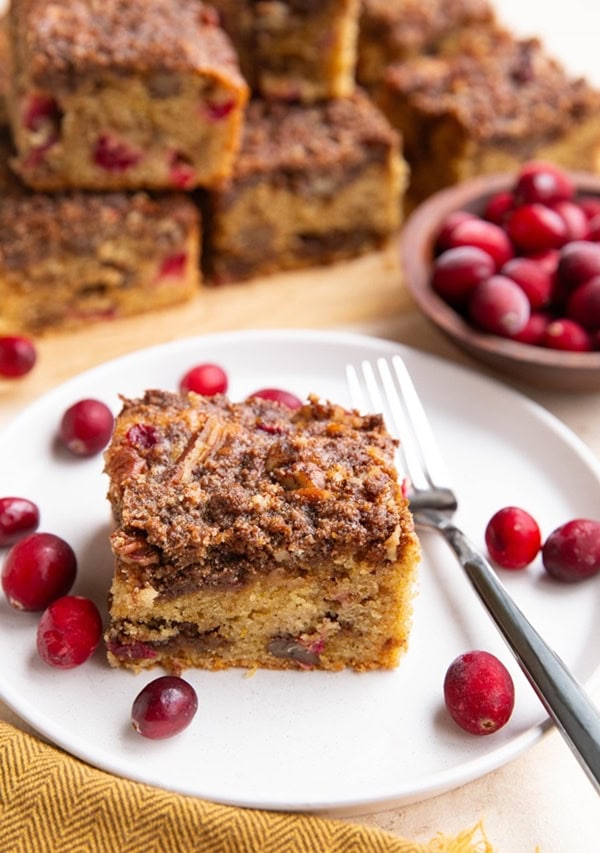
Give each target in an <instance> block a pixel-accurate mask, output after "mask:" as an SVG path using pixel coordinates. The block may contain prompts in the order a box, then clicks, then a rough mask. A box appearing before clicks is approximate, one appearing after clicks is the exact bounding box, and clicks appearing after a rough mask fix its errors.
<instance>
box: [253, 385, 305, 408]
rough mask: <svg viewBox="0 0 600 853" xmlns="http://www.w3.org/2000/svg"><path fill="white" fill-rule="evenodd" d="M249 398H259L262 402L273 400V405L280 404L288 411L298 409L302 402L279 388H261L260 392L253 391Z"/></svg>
mask: <svg viewBox="0 0 600 853" xmlns="http://www.w3.org/2000/svg"><path fill="white" fill-rule="evenodd" d="M249 397H260V398H262V399H263V400H273V401H274V402H275V403H281V405H282V406H287V407H288V409H300V408H301V406H302V400H300V398H299V397H296V395H295V394H291V393H290V392H289V391H283V390H282V389H281V388H261V389H260V391H255V392H254V393H253V394H250V395H249Z"/></svg>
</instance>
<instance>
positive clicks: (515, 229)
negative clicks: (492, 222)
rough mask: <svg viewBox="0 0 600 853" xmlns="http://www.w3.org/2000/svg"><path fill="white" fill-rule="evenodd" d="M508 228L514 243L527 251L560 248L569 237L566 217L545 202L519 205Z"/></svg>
mask: <svg viewBox="0 0 600 853" xmlns="http://www.w3.org/2000/svg"><path fill="white" fill-rule="evenodd" d="M506 228H507V231H508V236H509V237H510V239H511V240H512V241H513V243H514V244H515V245H516V246H517V247H518V248H519V249H521V250H523V251H524V252H527V253H531V252H539V251H543V250H544V249H556V248H559V247H560V246H562V245H563V244H564V242H565V240H566V239H567V226H566V225H565V221H564V219H562V217H560V216H559V215H558V213H556V211H554V210H552V209H551V208H549V207H545V206H544V205H543V204H537V203H536V204H524V205H523V206H522V207H518V208H517V209H516V210H515V211H514V213H512V214H511V216H510V219H509V220H508V223H507V226H506Z"/></svg>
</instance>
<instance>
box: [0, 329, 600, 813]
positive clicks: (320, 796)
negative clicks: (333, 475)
mask: <svg viewBox="0 0 600 853" xmlns="http://www.w3.org/2000/svg"><path fill="white" fill-rule="evenodd" d="M396 351H399V352H402V353H403V354H404V355H405V357H406V360H407V363H408V365H409V368H410V370H411V372H412V373H413V375H414V378H415V380H416V382H417V385H418V387H419V390H420V392H421V394H422V397H423V399H424V401H425V404H426V406H427V409H428V411H429V414H430V416H431V420H432V422H433V426H434V429H435V431H436V433H437V436H438V438H439V442H440V444H441V447H442V451H443V453H444V455H445V456H446V458H447V460H448V463H449V466H450V468H451V473H452V475H453V477H454V480H455V482H456V486H457V488H458V492H459V495H460V498H461V508H460V512H459V515H458V520H459V523H460V524H462V526H463V527H464V528H465V529H466V530H467V531H468V532H469V533H470V534H471V536H472V538H473V539H474V540H475V541H476V542H477V543H478V544H479V545H480V546H483V531H484V528H485V524H486V522H487V520H488V519H489V517H490V516H491V515H492V513H493V512H494V511H495V510H496V509H498V508H500V507H501V506H504V505H506V504H520V505H522V506H524V507H525V508H528V509H529V510H530V511H531V512H533V514H534V515H535V516H536V517H537V518H538V520H539V522H540V525H541V527H542V531H543V533H544V535H547V534H548V533H549V532H550V531H551V530H552V529H554V528H555V527H556V526H558V525H559V524H561V523H562V522H564V521H567V520H568V519H570V518H573V517H575V516H591V517H594V516H597V513H598V507H599V506H600V470H599V466H598V464H597V463H596V461H595V460H594V458H593V457H592V455H591V453H590V452H589V451H588V450H586V448H585V447H584V446H583V444H582V443H581V442H580V441H579V440H578V439H577V438H576V437H575V436H574V435H573V434H572V433H571V432H570V431H568V430H567V429H566V428H565V427H564V426H562V425H561V424H560V423H559V422H558V421H557V420H556V419H555V418H553V417H552V416H551V415H549V414H548V413H547V412H545V411H544V410H543V409H541V408H539V407H538V406H537V405H535V404H533V403H531V402H529V401H528V400H527V399H526V398H524V397H522V396H519V395H517V394H515V393H513V392H512V391H510V390H508V389H506V388H505V387H504V386H502V385H500V384H497V383H493V382H490V381H489V380H487V379H483V378H481V377H480V376H479V375H477V374H475V373H471V372H468V371H466V370H464V369H462V368H458V367H456V366H454V365H451V364H449V363H445V362H443V361H440V360H437V359H434V358H432V357H430V356H426V355H423V354H421V353H419V352H417V351H414V350H410V349H406V348H403V347H401V346H399V345H397V344H393V343H390V342H385V341H380V340H377V339H373V338H367V337H360V336H355V335H347V334H329V333H322V332H298V331H282V332H265V331H261V332H247V333H231V334H224V335H216V336H211V337H204V338H197V339H193V340H182V341H177V342H174V343H171V344H167V345H163V346H158V347H154V348H152V349H148V350H145V351H142V352H138V353H135V354H133V355H130V356H126V357H124V358H120V359H117V360H115V361H111V362H109V363H107V364H104V365H102V366H100V367H97V368H95V369H93V370H90V371H88V372H86V373H84V374H82V375H81V376H78V377H76V378H75V379H73V380H71V381H69V382H67V383H66V384H64V385H62V386H61V387H59V388H57V389H55V390H53V391H51V392H50V393H49V394H47V395H46V396H44V397H43V398H41V399H40V400H38V401H37V402H36V403H34V404H33V405H32V406H30V407H29V408H28V409H27V410H25V411H24V412H23V413H22V414H21V415H20V416H19V417H17V418H16V419H15V420H14V421H13V422H12V423H11V424H10V425H9V427H8V428H7V429H5V430H4V432H3V433H2V435H1V442H0V471H1V472H2V474H1V486H0V488H1V491H2V493H3V494H11V493H12V494H21V495H24V496H27V497H30V498H31V499H33V500H35V501H37V503H38V504H39V506H40V507H41V513H42V523H41V526H40V529H42V530H49V531H52V532H55V533H57V534H59V535H61V536H63V537H64V538H66V539H67V540H68V541H69V542H70V543H71V544H72V545H73V547H74V548H75V550H76V552H77V554H78V557H79V562H80V570H79V575H78V579H77V581H76V585H75V587H74V590H73V591H74V592H77V593H81V594H84V595H86V594H87V595H91V596H92V597H93V598H94V599H95V600H96V601H97V602H98V603H99V604H100V605H101V606H102V607H103V608H104V609H105V607H104V602H105V598H106V590H107V588H108V585H109V583H110V577H111V570H112V569H111V556H110V553H109V548H108V545H107V533H108V529H109V526H110V512H109V508H108V504H107V501H106V498H105V494H106V487H107V483H106V481H105V477H104V475H103V474H102V473H101V470H102V460H101V458H100V457H96V458H94V459H91V460H81V459H74V458H71V459H68V458H66V456H65V455H64V454H61V453H60V452H58V451H57V449H56V447H55V446H54V441H53V436H54V433H55V428H56V425H57V423H58V421H59V419H60V417H61V415H62V412H63V411H64V409H65V408H66V407H67V406H68V405H70V404H71V403H72V402H74V401H75V400H77V399H79V398H81V397H84V396H95V397H99V398H101V399H104V400H105V401H107V402H108V403H109V404H110V405H112V406H113V407H114V410H115V411H117V410H118V408H119V405H120V403H119V400H118V394H119V393H122V394H125V395H137V394H139V393H141V392H142V391H143V390H145V389H146V388H149V387H162V388H170V389H176V387H177V384H178V380H179V378H180V377H181V376H182V374H183V373H184V372H185V370H186V369H187V368H188V367H190V366H192V365H193V364H195V363H198V362H201V361H205V360H211V361H216V362H218V363H219V364H221V365H223V367H224V368H225V369H226V370H227V371H228V374H229V376H230V379H231V388H230V395H231V397H232V398H233V399H241V398H243V397H244V396H245V395H247V394H248V393H250V392H252V391H254V390H257V389H258V388H259V387H261V386H265V385H275V386H280V387H284V388H287V389H289V390H291V391H293V392H295V393H296V394H298V395H300V396H304V395H306V394H308V393H309V392H315V393H317V394H319V395H321V396H322V397H325V398H330V399H332V400H335V401H337V402H340V403H343V404H349V403H350V401H349V399H348V395H347V391H346V387H345V383H344V378H343V377H344V365H345V364H346V362H348V361H356V360H357V359H359V358H362V357H375V356H378V355H381V354H386V353H393V352H396ZM422 542H423V546H424V559H423V562H422V565H421V570H420V589H419V594H418V597H417V599H416V602H415V613H414V627H413V632H412V636H411V643H410V649H409V651H408V653H407V655H406V656H405V658H404V659H403V661H402V663H401V665H400V667H399V668H398V669H397V670H396V671H394V672H384V673H367V674H360V675H359V674H355V673H351V672H343V673H319V672H267V671H259V672H257V673H256V674H254V675H253V676H252V677H247V674H246V673H245V672H244V671H242V670H230V671H227V672H218V673H211V672H196V671H193V672H188V673H186V678H188V679H189V681H190V682H191V683H192V684H193V685H194V687H195V688H196V690H197V693H198V697H199V710H198V714H197V716H196V718H195V719H194V721H193V723H192V725H191V726H190V727H189V728H188V729H187V730H186V731H184V732H183V733H182V734H180V735H178V736H177V737H175V738H172V739H170V740H165V741H154V742H153V741H149V740H145V739H144V738H141V737H140V736H139V735H137V734H136V733H135V732H134V731H133V730H132V729H131V727H130V724H129V714H130V709H131V703H132V701H133V699H134V697H135V695H136V694H137V693H138V691H139V690H140V689H141V688H142V686H143V685H144V684H145V683H146V682H147V681H149V680H151V679H152V678H154V677H156V676H157V675H158V674H160V670H158V671H156V670H155V671H153V672H151V673H148V672H147V673H144V674H141V675H138V676H134V675H132V674H130V673H127V672H121V671H115V670H112V669H110V668H109V667H108V665H107V664H106V662H105V659H104V655H103V652H102V651H101V650H99V651H98V652H97V653H96V654H95V656H94V657H93V658H92V659H91V660H90V661H88V662H87V663H86V664H85V665H83V666H82V667H80V668H78V669H74V670H69V671H60V670H56V669H52V668H51V667H48V666H46V665H45V664H44V663H42V662H41V661H40V660H38V658H37V655H36V652H35V628H36V623H37V618H38V617H37V616H36V615H35V614H27V613H19V612H17V611H15V610H13V609H12V608H11V607H10V606H9V605H8V603H7V602H6V601H5V600H4V597H3V596H0V598H1V601H0V649H1V650H2V660H3V664H2V671H1V674H0V695H1V697H2V699H3V700H4V701H5V702H6V703H7V704H8V705H10V706H11V707H12V708H13V709H14V710H15V712H16V713H17V714H19V715H20V716H21V717H22V718H23V719H24V720H26V721H27V722H28V723H29V724H30V725H32V726H33V727H34V728H35V729H37V730H38V731H39V732H40V733H41V734H43V735H45V736H46V737H47V738H48V739H50V740H51V741H53V742H54V743H56V744H58V745H60V746H61V747H63V748H64V749H66V750H68V751H69V752H71V753H72V754H74V755H76V756H79V757H80V758H82V759H84V760H86V761H87V762H89V763H91V764H93V765H96V766H98V767H101V768H103V769H105V770H108V771H111V772H113V773H116V774H118V775H121V776H124V777H129V778H131V779H136V780H139V781H143V782H148V783H150V784H153V785H158V786H160V787H163V788H168V789H173V790H177V791H180V792H182V793H185V794H192V795H198V796H201V797H205V798H207V799H210V800H214V801H218V802H223V803H231V804H237V805H242V806H251V807H260V808H269V809H284V810H310V811H315V810H322V811H329V812H331V813H337V814H343V813H351V812H360V811H362V812H365V811H368V810H373V809H376V808H382V807H387V806H392V805H398V804H402V803H408V802H411V801H415V800H419V799H425V798H427V797H429V796H432V795H434V794H437V793H440V792H443V791H445V790H448V789H451V788H453V787H455V786H458V785H461V784H463V783H465V782H467V781H469V780H471V779H473V778H476V777H479V776H481V775H483V774H484V773H487V772H488V771H490V770H492V769H493V768H496V767H498V766H500V765H502V764H503V763H505V762H507V761H509V760H511V759H512V758H514V757H515V756H517V755H518V754H520V753H522V752H523V751H524V750H525V749H526V748H528V747H529V746H531V745H532V744H533V743H534V742H535V741H536V740H538V738H539V737H540V736H541V734H542V732H543V730H544V728H545V726H546V725H547V722H548V721H547V719H546V717H545V714H544V712H543V710H542V707H541V705H540V703H539V702H538V700H537V698H536V697H535V696H534V694H533V691H532V690H531V688H530V687H529V685H528V684H527V682H526V680H525V678H524V676H522V674H521V673H520V670H519V669H518V667H517V666H516V664H515V663H514V661H513V659H512V656H511V655H510V653H509V651H508V650H507V648H506V646H505V645H504V643H503V641H502V640H501V639H500V638H499V635H498V634H497V632H496V629H495V628H494V627H493V625H492V623H491V622H490V620H489V618H488V616H487V615H486V614H485V613H484V610H483V607H482V605H481V604H480V603H479V601H478V600H477V599H476V597H475V595H474V593H473V592H472V590H471V589H470V587H469V585H468V582H467V581H466V580H465V579H464V577H463V575H462V573H461V570H460V568H459V567H458V565H457V564H456V562H455V560H454V558H453V557H452V556H451V554H450V552H449V551H448V550H447V548H446V546H445V545H444V543H443V542H442V541H441V540H440V538H439V537H437V536H436V535H435V534H430V535H424V536H423V537H422ZM503 579H504V580H505V582H506V584H507V586H508V587H509V590H510V592H511V593H512V594H513V595H514V597H515V598H516V599H517V601H518V603H519V604H520V606H521V607H522V609H523V610H524V611H525V613H526V614H527V615H528V616H529V618H530V619H531V621H532V622H533V623H534V625H535V626H536V627H537V628H538V629H539V630H540V631H541V633H542V634H543V635H544V636H545V637H546V638H547V639H548V640H549V641H550V643H551V644H552V645H553V646H554V647H555V649H556V650H557V651H558V653H559V654H560V655H561V656H562V657H563V658H564V660H565V661H566V662H567V663H568V664H569V665H570V666H571V668H572V670H573V672H574V673H575V674H576V676H578V677H579V678H580V679H581V680H582V681H584V682H589V681H590V679H591V678H592V676H593V675H594V673H595V672H596V671H597V668H598V664H599V658H600V654H599V651H598V650H599V649H600V621H599V620H598V618H597V614H598V612H600V583H599V582H598V581H600V579H597V580H596V579H594V580H590V581H588V582H586V583H583V584H580V585H572V586H570V585H559V584H558V583H556V582H552V581H551V580H550V579H549V578H547V577H545V576H544V571H543V568H542V566H541V563H540V562H539V560H538V561H537V562H536V563H535V564H534V566H533V567H532V568H530V569H529V570H528V571H526V572H521V573H507V572H505V573H503ZM473 648H485V649H488V650H490V651H492V652H494V653H496V654H498V655H499V656H500V657H501V658H502V659H503V660H504V661H505V662H506V663H507V665H508V666H509V668H510V669H511V671H512V673H513V676H514V679H515V682H516V691H517V698H516V707H515V711H514V714H513V716H512V718H511V720H510V721H509V723H508V724H507V726H506V727H505V728H504V729H502V730H501V731H500V732H497V733H496V734H495V735H492V736H489V737H484V738H476V737H472V736H470V735H468V734H466V733H464V732H462V731H461V730H459V729H458V728H457V727H456V726H455V725H454V724H453V723H452V722H451V721H450V720H449V719H448V717H447V715H446V713H445V711H444V708H443V701H442V681H443V677H444V673H445V671H446V668H447V666H448V664H449V663H450V661H451V660H452V659H453V658H454V657H455V655H457V654H459V653H460V652H463V651H465V650H467V649H473Z"/></svg>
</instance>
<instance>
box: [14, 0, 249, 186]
mask: <svg viewBox="0 0 600 853" xmlns="http://www.w3.org/2000/svg"><path fill="white" fill-rule="evenodd" d="M9 16H10V17H9V26H10V41H11V54H12V72H11V87H10V90H11V91H10V98H9V114H10V121H11V127H12V133H13V137H14V141H15V145H16V148H17V154H18V156H17V158H16V161H15V168H16V169H17V170H18V171H19V173H20V175H21V176H22V178H23V180H24V181H25V182H26V183H27V184H29V185H30V186H32V187H33V188H35V189H41V190H57V189H65V188H70V187H73V188H80V189H92V190H120V189H174V188H176V189H191V188H193V187H196V186H212V185H214V184H215V183H217V182H218V181H220V180H222V179H223V178H224V177H226V176H227V175H228V174H229V173H230V172H231V167H232V164H233V160H234V158H235V154H236V151H237V148H238V145H239V136H240V129H241V123H242V120H243V110H244V107H245V103H246V99H247V95H248V89H247V85H246V83H245V81H244V80H243V78H242V76H241V74H240V72H239V67H238V64H237V58H236V55H235V51H234V49H233V46H232V44H231V42H230V40H229V38H228V36H227V35H226V34H225V33H224V32H223V30H222V29H221V28H220V27H219V26H218V15H217V13H216V12H215V11H214V10H213V9H212V8H211V7H208V6H205V5H204V4H203V3H201V2H199V0H152V2H151V3H148V2H147V0H79V2H77V3H73V2H71V0H52V2H48V0H14V2H13V3H12V4H11V6H10V10H9Z"/></svg>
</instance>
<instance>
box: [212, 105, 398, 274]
mask: <svg viewBox="0 0 600 853" xmlns="http://www.w3.org/2000/svg"><path fill="white" fill-rule="evenodd" d="M400 149H401V144H400V138H399V136H398V134H397V133H396V132H395V131H394V130H392V128H391V127H390V125H389V123H388V122H387V120H386V119H385V118H384V116H383V115H382V114H381V112H380V111H379V110H378V109H377V108H376V107H375V106H374V105H373V104H372V103H371V102H370V101H369V99H368V98H367V97H366V96H365V95H364V94H363V93H362V92H356V93H354V94H353V95H352V96H350V97H349V98H337V99H332V100H330V101H325V102H322V103H319V104H312V105H310V106H306V105H302V104H288V103H282V102H274V101H265V100H260V99H255V100H253V101H252V102H251V103H250V104H249V107H248V111H247V115H246V123H245V127H244V134H243V139H242V147H241V150H240V154H239V156H238V158H237V160H236V163H235V167H234V173H233V176H232V178H231V179H230V180H229V181H228V182H227V184H225V185H224V186H223V187H220V188H218V189H216V190H213V191H210V192H208V193H206V196H205V204H204V208H203V210H204V214H205V217H204V218H205V244H204V251H203V262H204V264H205V266H204V274H205V277H206V280H207V281H208V282H213V283H222V282H229V281H238V280H242V279H246V278H250V277H252V276H257V275H265V274H269V273H273V272H277V271H279V270H288V269H297V268H300V267H307V266H315V265H318V264H327V263H332V262H334V261H337V260H340V259H342V258H349V257H353V256H355V255H358V254H361V253H363V252H366V251H370V250H372V249H375V248H377V247H380V246H381V245H383V244H384V243H385V242H386V241H387V240H388V239H389V238H390V236H391V235H392V234H394V233H395V232H396V231H397V229H398V227H399V225H400V218H401V201H402V195H403V192H404V188H405V186H406V182H407V171H406V164H405V161H404V159H403V157H402V154H401V150H400Z"/></svg>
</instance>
